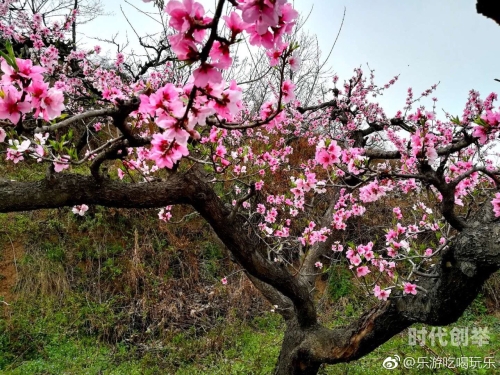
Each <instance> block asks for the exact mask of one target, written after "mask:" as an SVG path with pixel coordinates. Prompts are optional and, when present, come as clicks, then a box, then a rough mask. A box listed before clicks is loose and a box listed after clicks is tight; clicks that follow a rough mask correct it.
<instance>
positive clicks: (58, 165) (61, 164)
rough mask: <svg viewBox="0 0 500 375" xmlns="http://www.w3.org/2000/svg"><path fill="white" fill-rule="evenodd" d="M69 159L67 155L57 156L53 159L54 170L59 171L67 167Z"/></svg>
mask: <svg viewBox="0 0 500 375" xmlns="http://www.w3.org/2000/svg"><path fill="white" fill-rule="evenodd" d="M69 159H70V157H69V156H68V155H64V156H58V157H57V158H55V159H54V171H55V172H57V173H59V172H62V171H63V170H65V169H68V168H69Z"/></svg>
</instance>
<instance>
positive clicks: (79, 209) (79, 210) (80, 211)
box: [71, 204, 89, 216]
mask: <svg viewBox="0 0 500 375" xmlns="http://www.w3.org/2000/svg"><path fill="white" fill-rule="evenodd" d="M88 209H89V206H87V205H86V204H81V205H78V206H74V207H73V208H72V209H71V211H72V212H73V213H74V214H75V215H80V216H83V215H85V212H87V211H88Z"/></svg>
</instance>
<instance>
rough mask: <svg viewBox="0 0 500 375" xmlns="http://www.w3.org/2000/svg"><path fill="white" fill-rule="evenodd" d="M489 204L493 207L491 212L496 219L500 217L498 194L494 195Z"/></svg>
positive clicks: (499, 194) (499, 197)
mask: <svg viewBox="0 0 500 375" xmlns="http://www.w3.org/2000/svg"><path fill="white" fill-rule="evenodd" d="M491 204H492V205H493V212H494V213H495V216H496V217H499V216H500V193H496V194H495V198H493V200H492V201H491Z"/></svg>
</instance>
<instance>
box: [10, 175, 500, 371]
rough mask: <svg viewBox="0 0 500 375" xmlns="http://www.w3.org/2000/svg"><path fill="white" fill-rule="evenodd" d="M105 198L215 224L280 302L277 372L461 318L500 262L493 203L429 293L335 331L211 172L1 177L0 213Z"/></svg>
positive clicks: (428, 285) (382, 307)
mask: <svg viewBox="0 0 500 375" xmlns="http://www.w3.org/2000/svg"><path fill="white" fill-rule="evenodd" d="M83 203H86V204H98V205H102V206H108V207H123V208H153V207H163V206H166V205H171V204H189V205H191V206H193V207H194V208H195V209H196V210H197V211H198V212H199V213H200V214H201V215H202V216H203V217H204V218H205V220H207V221H208V223H210V225H211V226H212V228H213V229H214V231H215V232H216V234H217V235H218V236H219V238H220V239H221V240H222V241H223V242H224V244H225V245H226V246H227V247H228V249H229V250H230V251H231V252H232V253H233V255H234V257H235V259H236V260H237V261H238V262H239V263H240V264H241V266H242V267H244V268H245V269H246V271H247V273H248V274H249V276H250V278H251V280H253V281H254V283H255V285H256V286H257V287H258V288H259V289H260V290H261V291H262V292H263V293H264V295H265V296H266V297H267V298H268V299H270V300H271V301H274V302H276V303H277V304H280V305H282V306H280V308H281V311H279V309H278V312H280V313H282V315H283V316H284V318H285V320H286V324H287V328H286V331H285V336H284V340H283V344H282V350H281V353H280V357H279V360H278V364H277V367H276V372H275V373H276V374H279V375H283V374H301V375H304V374H316V373H317V371H318V369H319V367H320V365H321V364H322V363H329V364H335V363H340V362H349V361H353V360H356V359H359V358H360V357H362V356H364V355H366V354H368V353H370V352H371V351H373V350H374V349H375V348H377V347H378V346H379V345H381V344H383V343H384V342H386V341H387V340H389V339H390V338H391V337H393V336H394V335H396V334H397V333H399V332H401V331H402V330H404V329H406V328H407V327H409V326H410V325H411V324H413V323H425V324H429V325H447V324H450V323H453V322H455V321H456V320H457V319H458V318H459V317H460V316H461V315H462V313H463V311H464V310H465V309H466V308H467V306H469V305H470V303H471V302H472V301H473V300H474V298H475V297H476V296H477V294H478V292H479V290H480V288H481V286H482V285H483V283H484V281H485V280H486V279H487V278H488V277H489V276H490V275H491V274H492V273H493V272H495V271H496V270H497V269H498V268H500V241H499V234H500V222H499V221H498V220H497V219H496V218H495V217H494V216H493V213H492V209H491V206H490V205H489V204H487V205H485V206H484V207H483V208H482V209H481V211H480V212H479V213H478V215H477V216H476V217H474V218H473V219H471V220H469V221H468V222H467V226H466V227H465V229H464V230H463V231H462V232H461V233H460V234H459V235H458V236H457V237H456V238H455V240H453V243H452V244H451V245H450V246H449V248H448V250H447V251H446V252H445V253H443V254H442V256H441V259H440V260H439V263H437V264H436V266H435V274H434V275H432V276H433V277H420V280H418V284H419V285H420V286H421V287H422V288H424V289H425V290H426V291H427V293H424V292H420V293H418V294H417V295H416V296H402V295H401V294H399V295H398V294H397V293H393V295H392V296H391V298H390V300H389V301H387V302H383V303H380V304H378V305H377V306H375V307H373V308H372V309H371V310H369V311H367V312H366V313H365V314H363V315H362V316H361V317H360V318H359V319H357V320H356V321H355V322H353V323H352V324H350V325H349V326H346V327H339V328H335V329H327V328H326V327H323V326H321V325H320V324H319V323H318V322H317V317H316V310H315V305H314V299H313V296H312V295H311V294H310V284H309V282H308V280H307V279H304V278H302V277H297V276H294V275H293V274H291V273H290V272H288V270H287V269H286V267H283V266H280V265H278V264H275V263H274V262H271V261H269V260H268V259H267V257H266V256H265V248H264V247H263V245H262V244H261V243H260V242H259V241H258V239H257V240H256V238H255V237H252V236H253V234H252V230H249V229H251V228H249V226H250V225H252V224H251V223H248V222H247V221H246V219H245V218H244V217H243V216H241V215H238V214H236V215H232V214H231V210H230V209H228V208H227V207H226V206H225V205H224V203H223V201H222V200H221V199H219V197H218V196H217V194H216V193H215V191H214V190H213V188H212V185H211V184H210V183H209V182H207V181H206V180H205V178H204V176H203V173H202V172H200V171H198V170H195V169H193V170H190V171H189V172H186V173H179V172H177V173H175V174H173V175H172V176H171V177H170V178H168V179H167V180H166V181H157V182H150V183H135V184H134V183H124V182H121V181H112V180H109V179H102V180H96V179H94V178H93V177H92V176H82V175H76V174H58V175H53V176H51V177H50V178H48V179H43V180H40V181H35V182H16V181H6V180H3V181H0V212H12V211H27V210H37V209H44V208H55V207H63V206H73V205H77V204H83Z"/></svg>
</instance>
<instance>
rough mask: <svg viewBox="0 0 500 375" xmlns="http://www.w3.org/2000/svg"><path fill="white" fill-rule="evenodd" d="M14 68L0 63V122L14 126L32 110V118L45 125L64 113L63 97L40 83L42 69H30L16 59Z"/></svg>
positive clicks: (26, 62)
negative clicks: (4, 120)
mask: <svg viewBox="0 0 500 375" xmlns="http://www.w3.org/2000/svg"><path fill="white" fill-rule="evenodd" d="M16 65H17V68H16V67H12V66H10V65H9V64H8V63H7V61H6V60H5V59H2V63H1V64H0V68H1V70H2V73H3V75H2V79H1V82H0V85H1V91H2V92H3V94H2V95H1V96H0V119H6V120H10V121H11V122H12V123H13V124H14V125H17V123H18V122H19V120H20V119H21V116H22V115H23V114H25V113H28V112H31V111H33V110H35V116H36V117H41V118H43V119H44V120H45V121H49V120H52V119H54V118H56V117H57V116H59V115H60V114H61V111H62V110H63V109H64V96H63V93H62V92H61V91H60V90H57V89H55V88H50V89H49V85H48V84H47V83H45V82H43V76H42V73H43V72H45V69H44V68H42V67H40V66H36V65H35V66H34V65H33V62H32V61H31V60H24V59H16Z"/></svg>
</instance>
